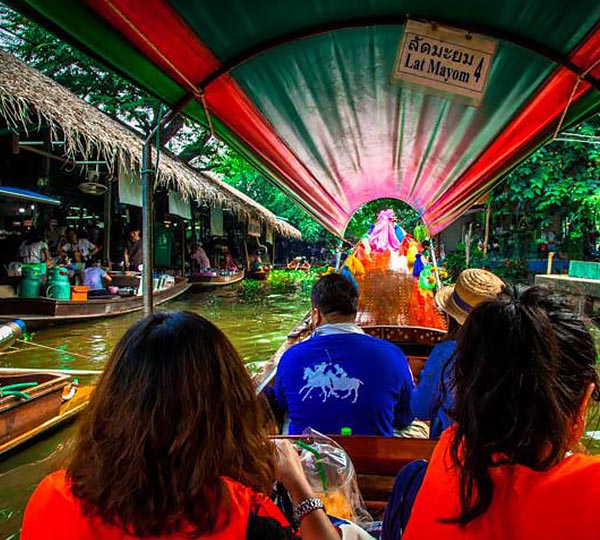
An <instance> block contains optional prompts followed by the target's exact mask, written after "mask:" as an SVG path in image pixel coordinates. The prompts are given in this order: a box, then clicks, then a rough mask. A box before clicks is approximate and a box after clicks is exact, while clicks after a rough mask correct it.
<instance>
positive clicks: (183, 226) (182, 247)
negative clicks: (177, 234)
mask: <svg viewBox="0 0 600 540" xmlns="http://www.w3.org/2000/svg"><path fill="white" fill-rule="evenodd" d="M186 225H187V224H186V221H185V219H182V220H181V275H182V276H185V227H186Z"/></svg>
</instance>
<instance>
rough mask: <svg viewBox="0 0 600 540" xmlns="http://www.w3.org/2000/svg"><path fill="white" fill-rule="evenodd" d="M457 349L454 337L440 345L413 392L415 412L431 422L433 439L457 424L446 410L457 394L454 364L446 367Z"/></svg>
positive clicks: (422, 418) (413, 409)
mask: <svg viewBox="0 0 600 540" xmlns="http://www.w3.org/2000/svg"><path fill="white" fill-rule="evenodd" d="M455 350H456V341H454V340H449V341H444V342H443V343H440V344H439V345H436V346H435V347H434V348H433V350H432V351H431V354H430V355H429V358H428V359H427V362H425V367H424V368H423V370H422V371H421V378H420V379H419V384H418V385H417V387H416V388H415V389H414V390H413V392H412V399H411V402H410V404H411V408H412V411H413V413H414V414H415V416H416V417H417V418H419V419H421V420H430V421H431V428H430V438H431V439H438V438H439V437H440V435H441V434H442V431H444V430H445V429H446V428H447V427H449V426H450V425H452V424H453V421H452V419H451V418H450V417H449V416H448V415H447V414H446V412H445V410H449V409H450V408H451V407H452V405H453V404H454V397H453V394H452V391H451V389H450V385H451V374H452V366H448V368H446V369H444V366H445V365H446V363H447V362H448V361H449V360H450V358H451V357H452V355H453V354H454V351H455ZM452 362H453V360H452ZM442 378H443V382H444V384H443V385H442Z"/></svg>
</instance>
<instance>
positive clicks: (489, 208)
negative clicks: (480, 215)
mask: <svg viewBox="0 0 600 540" xmlns="http://www.w3.org/2000/svg"><path fill="white" fill-rule="evenodd" d="M491 214H492V205H491V204H490V203H488V205H487V208H486V210H485V233H484V235H483V256H484V257H487V252H488V242H489V239H490V216H491Z"/></svg>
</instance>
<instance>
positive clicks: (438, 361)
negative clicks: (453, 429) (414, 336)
mask: <svg viewBox="0 0 600 540" xmlns="http://www.w3.org/2000/svg"><path fill="white" fill-rule="evenodd" d="M503 287H504V282H503V281H502V280H501V279H500V278H499V277H497V276H496V275H494V274H492V273H491V272H488V271H487V270H482V269H479V268H469V269H467V270H464V271H463V272H461V274H460V275H459V276H458V279H457V280H456V284H455V285H454V286H453V287H444V288H443V289H441V290H440V291H439V292H438V293H437V295H436V302H437V304H438V306H439V307H440V308H441V309H442V310H443V311H444V312H445V313H446V314H447V315H449V317H450V323H449V329H448V334H447V335H446V340H445V341H443V342H442V343H439V344H438V345H436V346H435V347H434V348H433V350H432V351H431V353H430V355H429V358H428V359H427V361H426V362H425V367H424V368H423V370H422V371H421V375H420V378H419V383H418V384H417V386H416V388H415V389H414V390H413V391H412V398H411V408H412V411H413V413H414V414H415V416H416V417H417V418H419V419H420V420H430V429H429V437H430V438H431V439H438V438H439V436H440V435H441V434H442V431H443V430H444V429H446V428H447V427H448V426H450V424H451V423H452V420H451V419H450V417H449V416H448V411H449V410H450V409H451V407H452V405H453V403H454V397H453V393H452V391H451V378H452V359H453V356H454V353H455V350H456V337H457V334H458V332H459V330H460V327H461V326H462V325H463V324H464V322H465V319H466V318H467V316H468V315H469V312H470V311H471V310H472V309H473V308H474V307H475V306H477V305H479V304H481V303H482V302H485V301H486V300H491V299H494V298H496V296H497V295H498V294H500V292H501V291H502V288H503Z"/></svg>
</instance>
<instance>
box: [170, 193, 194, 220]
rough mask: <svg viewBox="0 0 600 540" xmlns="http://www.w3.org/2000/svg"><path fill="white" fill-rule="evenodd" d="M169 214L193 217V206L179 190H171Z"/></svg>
mask: <svg viewBox="0 0 600 540" xmlns="http://www.w3.org/2000/svg"><path fill="white" fill-rule="evenodd" d="M169 214H173V215H176V216H179V217H182V218H183V219H192V207H191V205H190V201H189V200H185V199H184V198H183V197H182V195H181V194H180V193H178V192H177V191H169Z"/></svg>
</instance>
